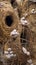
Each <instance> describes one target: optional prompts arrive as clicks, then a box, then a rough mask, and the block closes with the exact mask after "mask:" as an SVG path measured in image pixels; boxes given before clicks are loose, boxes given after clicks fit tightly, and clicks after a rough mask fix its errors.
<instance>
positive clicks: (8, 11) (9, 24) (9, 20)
mask: <svg viewBox="0 0 36 65" xmlns="http://www.w3.org/2000/svg"><path fill="white" fill-rule="evenodd" d="M0 4H1V7H0V15H1V17H0V27H1V29H2V31H3V34H4V35H6V36H7V37H8V36H9V35H10V32H11V31H12V30H13V29H15V28H16V27H17V25H18V22H19V19H18V16H17V15H16V14H17V13H16V14H15V13H14V12H15V11H14V9H13V7H11V4H10V3H9V2H7V1H4V2H0Z"/></svg>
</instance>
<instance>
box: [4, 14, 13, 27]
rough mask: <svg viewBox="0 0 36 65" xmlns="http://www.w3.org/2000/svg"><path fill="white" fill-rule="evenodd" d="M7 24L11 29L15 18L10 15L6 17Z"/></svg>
mask: <svg viewBox="0 0 36 65" xmlns="http://www.w3.org/2000/svg"><path fill="white" fill-rule="evenodd" d="M5 23H6V24H7V25H8V26H9V27H10V26H11V25H12V23H13V17H12V16H10V15H8V16H6V18H5Z"/></svg>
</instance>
